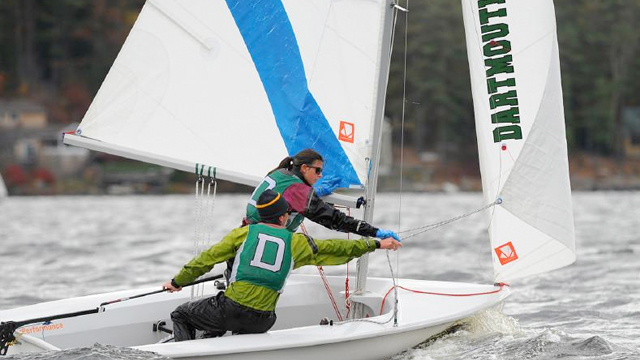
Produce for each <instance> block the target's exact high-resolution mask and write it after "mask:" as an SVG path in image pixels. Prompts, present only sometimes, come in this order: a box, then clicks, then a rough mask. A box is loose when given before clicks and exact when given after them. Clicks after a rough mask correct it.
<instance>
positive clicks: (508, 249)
mask: <svg viewBox="0 0 640 360" xmlns="http://www.w3.org/2000/svg"><path fill="white" fill-rule="evenodd" d="M495 250H496V254H497V255H498V260H500V264H501V265H506V264H508V263H510V262H512V261H514V260H518V254H516V249H515V248H514V247H513V244H512V243H511V241H509V242H508V243H506V244H504V245H500V246H498V247H497V248H495Z"/></svg>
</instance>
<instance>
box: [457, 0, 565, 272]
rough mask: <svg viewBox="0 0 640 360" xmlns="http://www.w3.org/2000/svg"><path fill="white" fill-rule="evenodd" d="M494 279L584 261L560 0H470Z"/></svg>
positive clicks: (470, 44)
mask: <svg viewBox="0 0 640 360" xmlns="http://www.w3.org/2000/svg"><path fill="white" fill-rule="evenodd" d="M462 5H463V15H464V24H465V31H466V37H467V52H468V57H469V66H470V70H471V85H472V92H473V101H474V108H475V117H476V131H477V138H478V148H479V155H480V169H481V173H482V185H483V192H484V198H485V200H486V201H487V203H491V202H494V201H497V202H498V203H500V204H499V205H498V206H496V207H495V208H494V210H493V211H492V213H491V219H490V221H491V223H490V229H489V233H490V238H491V244H492V248H493V251H492V254H493V260H494V261H493V265H494V278H495V280H496V281H507V280H513V279H516V278H521V277H524V276H528V275H533V274H537V273H541V272H546V271H549V270H553V269H556V268H559V267H563V266H566V265H569V264H571V263H573V262H574V261H575V238H574V228H573V211H572V205H571V188H570V183H569V166H568V157H567V143H566V136H565V125H564V112H563V104H562V88H561V84H560V61H559V53H558V40H557V35H556V23H555V11H554V7H553V2H552V0H538V1H526V0H509V1H505V0H462Z"/></svg>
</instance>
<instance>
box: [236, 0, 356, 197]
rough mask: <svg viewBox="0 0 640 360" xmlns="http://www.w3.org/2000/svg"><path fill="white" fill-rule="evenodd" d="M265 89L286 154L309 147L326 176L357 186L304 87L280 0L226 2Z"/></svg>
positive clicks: (299, 59)
mask: <svg viewBox="0 0 640 360" xmlns="http://www.w3.org/2000/svg"><path fill="white" fill-rule="evenodd" d="M226 1H227V6H228V7H229V10H231V14H232V15H233V18H234V19H235V22H236V24H237V26H238V29H239V30H240V34H242V38H243V39H244V42H245V44H246V45H247V49H248V50H249V53H250V54H251V58H252V59H253V62H254V63H255V65H256V69H257V71H258V74H259V75H260V79H261V80H262V84H263V86H264V89H265V92H266V93H267V97H268V98H269V102H270V103H271V109H272V111H273V115H274V116H275V118H276V123H277V125H278V129H279V130H280V135H281V136H282V139H283V140H284V143H285V146H286V148H287V151H288V152H289V154H290V155H294V154H296V153H297V152H298V151H300V150H303V149H306V148H313V149H314V150H316V151H318V152H319V153H320V154H321V155H322V156H323V157H324V159H325V164H324V169H325V172H324V174H325V175H336V176H340V177H341V178H342V183H341V186H342V187H347V186H349V185H350V184H356V185H361V182H360V179H358V175H357V174H356V171H355V169H354V168H353V165H352V164H351V161H350V160H349V158H348V157H347V154H346V153H345V152H344V149H343V148H342V146H341V145H340V142H339V141H338V139H337V138H336V135H335V134H334V132H333V131H332V129H331V126H330V125H329V122H328V121H327V118H326V117H325V116H324V114H323V113H322V109H320V106H319V105H318V103H317V102H316V100H315V99H314V97H313V95H312V94H311V91H310V90H309V87H308V85H307V78H306V75H305V72H304V66H303V64H302V57H301V56H300V49H299V48H298V42H297V40H296V36H295V34H294V32H293V27H292V26H291V22H290V21H289V18H288V16H287V13H286V11H285V9H284V5H283V4H282V2H281V1H280V0H256V1H247V0H226Z"/></svg>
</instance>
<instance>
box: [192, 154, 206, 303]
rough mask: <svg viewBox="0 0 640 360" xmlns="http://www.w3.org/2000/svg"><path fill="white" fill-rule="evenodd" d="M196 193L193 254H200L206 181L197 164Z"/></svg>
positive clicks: (193, 295) (193, 294) (193, 297)
mask: <svg viewBox="0 0 640 360" xmlns="http://www.w3.org/2000/svg"><path fill="white" fill-rule="evenodd" d="M196 176H197V178H196V194H195V204H194V222H195V223H194V226H193V254H194V256H198V240H199V238H200V213H201V211H200V210H201V209H200V207H201V202H202V201H201V196H200V184H202V188H203V189H204V183H203V180H202V175H200V174H198V166H197V165H196ZM195 295H196V292H195V287H192V288H191V301H193V300H194V299H195Z"/></svg>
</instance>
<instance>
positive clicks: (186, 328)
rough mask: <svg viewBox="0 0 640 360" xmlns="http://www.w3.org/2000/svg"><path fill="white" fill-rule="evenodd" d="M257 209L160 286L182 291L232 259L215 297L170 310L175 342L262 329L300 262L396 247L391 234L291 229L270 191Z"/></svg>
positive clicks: (282, 204)
mask: <svg viewBox="0 0 640 360" xmlns="http://www.w3.org/2000/svg"><path fill="white" fill-rule="evenodd" d="M256 209H257V211H258V214H259V216H260V220H261V221H260V222H259V223H257V224H251V225H249V226H244V227H240V228H237V229H234V230H232V231H231V232H230V233H229V234H227V235H226V236H225V237H224V238H223V239H222V240H221V241H220V242H219V243H218V244H216V245H214V246H212V247H211V248H209V249H208V250H205V251H203V252H202V253H200V254H199V255H198V256H196V257H195V258H193V259H192V260H191V261H189V262H188V263H187V264H186V265H184V267H183V268H182V270H180V272H179V273H178V274H177V275H176V276H175V277H174V278H173V279H172V280H171V281H169V282H167V283H165V284H163V288H164V289H167V290H169V291H170V292H174V291H180V290H181V285H184V284H188V283H190V282H192V281H193V280H195V279H196V278H197V277H199V276H200V275H203V274H204V273H206V272H208V271H210V270H211V269H212V268H213V266H214V265H215V264H218V263H221V262H224V261H226V260H228V259H230V258H234V257H235V262H234V268H233V272H232V274H231V279H230V285H229V286H228V287H227V289H226V290H225V291H224V292H222V291H221V292H219V293H218V294H217V295H216V296H214V297H211V298H206V299H201V300H196V301H191V302H187V303H185V304H182V305H180V306H178V307H177V308H176V309H175V311H173V312H172V313H171V320H172V321H173V330H174V333H173V334H174V340H175V341H184V340H191V339H194V338H195V331H196V330H202V331H204V332H205V336H206V337H217V336H222V335H223V334H225V333H226V332H227V331H231V332H233V333H235V334H251V333H263V332H266V331H268V330H269V329H270V328H271V327H272V326H273V324H274V323H275V321H276V314H275V312H274V310H275V308H276V303H277V302H278V298H279V297H280V294H281V293H282V290H283V288H284V285H285V282H286V280H287V277H288V276H289V273H290V272H291V271H292V270H293V269H297V268H299V267H301V266H303V265H340V264H344V263H347V262H349V261H351V260H352V259H354V258H357V257H360V256H362V255H363V254H366V253H368V252H371V251H374V250H375V249H388V250H397V249H399V248H400V247H401V246H402V244H401V243H400V242H398V241H396V240H394V239H393V238H392V237H388V238H385V239H382V240H374V239H357V240H343V239H328V240H314V239H312V238H310V237H308V236H307V235H304V234H300V233H292V232H291V231H289V230H288V229H287V228H286V227H285V224H286V223H287V220H288V219H289V213H290V210H289V205H288V204H287V202H286V200H285V199H284V197H283V196H282V195H281V194H280V193H277V192H275V191H273V190H265V191H263V192H262V193H261V194H260V196H259V197H258V199H257V202H256Z"/></svg>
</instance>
